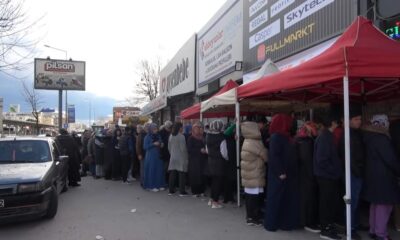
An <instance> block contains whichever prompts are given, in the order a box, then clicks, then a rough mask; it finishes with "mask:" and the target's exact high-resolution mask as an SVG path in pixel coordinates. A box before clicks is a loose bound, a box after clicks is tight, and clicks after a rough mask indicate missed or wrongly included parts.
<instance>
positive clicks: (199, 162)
mask: <svg viewBox="0 0 400 240" xmlns="http://www.w3.org/2000/svg"><path fill="white" fill-rule="evenodd" d="M187 149H188V153H189V182H190V187H191V190H192V194H193V195H195V196H196V197H200V196H202V195H204V191H205V176H204V174H205V166H206V162H207V152H206V146H205V144H204V137H203V129H202V127H201V124H200V123H196V124H194V125H193V127H192V135H191V136H190V137H189V139H188V142H187Z"/></svg>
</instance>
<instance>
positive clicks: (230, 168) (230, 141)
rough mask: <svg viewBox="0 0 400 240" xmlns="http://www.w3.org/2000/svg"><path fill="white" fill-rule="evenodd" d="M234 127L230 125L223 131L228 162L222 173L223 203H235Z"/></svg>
mask: <svg viewBox="0 0 400 240" xmlns="http://www.w3.org/2000/svg"><path fill="white" fill-rule="evenodd" d="M235 130H236V125H235V124H232V125H231V126H229V127H228V128H227V129H226V130H225V131H224V136H225V141H226V148H227V154H228V160H227V161H225V167H224V169H225V171H224V193H223V195H224V203H229V202H230V203H235V197H234V195H235V188H236V180H237V179H236V177H237V175H236V138H235V136H236V132H235Z"/></svg>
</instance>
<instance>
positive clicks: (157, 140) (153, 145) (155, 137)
mask: <svg viewBox="0 0 400 240" xmlns="http://www.w3.org/2000/svg"><path fill="white" fill-rule="evenodd" d="M143 147H144V149H145V151H146V157H145V161H144V183H143V187H144V188H145V189H147V190H151V191H153V192H158V191H162V190H164V187H165V185H166V184H165V176H164V162H163V161H162V160H161V158H160V148H161V147H163V146H162V140H161V137H160V135H159V134H158V127H157V125H156V124H155V123H152V124H150V126H149V131H148V133H147V135H146V137H145V138H144V144H143Z"/></svg>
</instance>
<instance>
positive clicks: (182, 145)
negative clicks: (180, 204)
mask: <svg viewBox="0 0 400 240" xmlns="http://www.w3.org/2000/svg"><path fill="white" fill-rule="evenodd" d="M182 132H183V126H182V123H180V122H177V123H175V124H174V126H173V127H172V133H171V136H169V140H168V151H169V154H170V160H169V166H168V171H169V181H168V183H169V195H172V194H174V193H175V185H176V182H175V180H176V179H177V178H179V196H181V197H183V196H187V195H188V194H187V192H186V191H185V187H186V173H187V170H188V152H187V148H186V140H185V136H183V134H182Z"/></svg>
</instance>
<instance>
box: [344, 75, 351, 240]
mask: <svg viewBox="0 0 400 240" xmlns="http://www.w3.org/2000/svg"><path fill="white" fill-rule="evenodd" d="M343 98H344V99H343V104H344V134H345V135H344V136H345V138H344V139H345V170H346V195H345V196H344V202H345V203H346V226H347V240H351V178H350V177H351V176H350V174H351V173H350V113H349V112H350V111H349V109H350V107H349V104H350V99H349V78H348V77H347V76H344V77H343Z"/></svg>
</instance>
